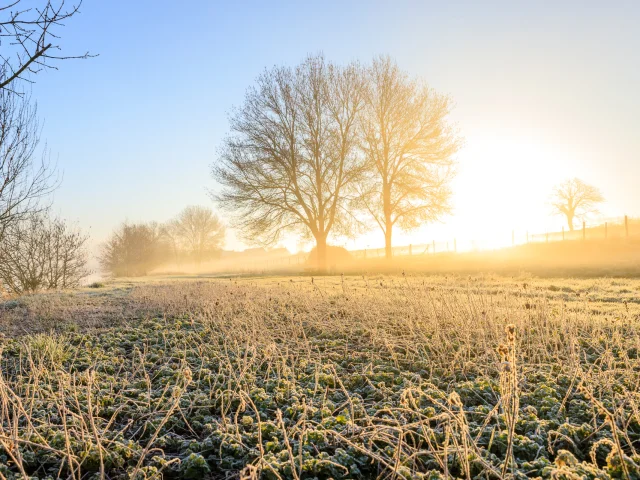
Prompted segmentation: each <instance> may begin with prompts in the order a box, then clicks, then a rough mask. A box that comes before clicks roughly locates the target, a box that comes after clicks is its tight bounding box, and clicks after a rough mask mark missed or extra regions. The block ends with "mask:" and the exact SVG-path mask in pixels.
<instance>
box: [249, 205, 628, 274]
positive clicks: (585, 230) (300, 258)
mask: <svg viewBox="0 0 640 480" xmlns="http://www.w3.org/2000/svg"><path fill="white" fill-rule="evenodd" d="M625 238H629V239H631V238H640V218H630V217H628V216H624V217H614V218H607V219H602V220H600V221H599V222H591V223H589V222H582V223H581V224H580V225H576V226H575V228H574V229H573V230H570V229H569V228H568V227H563V228H561V229H560V230H557V231H548V232H544V233H530V232H528V231H522V230H512V232H511V238H510V239H509V238H505V239H504V242H503V244H502V246H501V247H499V248H509V247H510V246H513V247H515V246H521V245H526V244H540V243H552V242H563V241H587V240H590V241H593V240H612V241H614V240H616V239H618V240H619V239H625ZM481 243H482V242H474V241H466V242H459V241H458V239H456V238H452V239H450V240H439V241H436V240H432V241H431V242H427V243H419V244H410V245H402V246H394V247H393V248H392V249H391V250H392V256H393V257H407V256H425V255H442V254H455V253H463V252H470V251H471V252H473V251H477V252H480V251H489V250H496V249H497V248H498V247H491V248H482V247H480V245H481ZM344 251H345V252H348V255H349V256H350V257H351V258H353V259H358V260H364V259H376V258H383V257H385V249H384V247H380V248H364V249H359V250H346V249H344ZM256 260H257V259H256ZM308 263H309V253H308V252H298V253H294V254H291V255H286V256H274V257H271V258H268V259H260V260H257V261H255V263H254V264H253V265H252V266H253V267H254V268H255V267H258V268H263V269H265V270H269V269H278V268H280V269H285V268H287V267H292V268H295V267H305V266H308V265H307V264H308Z"/></svg>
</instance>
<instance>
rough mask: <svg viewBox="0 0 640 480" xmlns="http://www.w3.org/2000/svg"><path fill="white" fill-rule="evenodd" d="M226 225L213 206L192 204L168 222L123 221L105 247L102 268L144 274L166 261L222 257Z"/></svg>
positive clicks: (194, 261)
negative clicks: (215, 212) (214, 211)
mask: <svg viewBox="0 0 640 480" xmlns="http://www.w3.org/2000/svg"><path fill="white" fill-rule="evenodd" d="M224 236H225V227H224V224H223V223H222V222H221V221H220V219H219V218H218V217H217V216H216V215H215V214H214V213H213V211H212V210H211V209H210V208H206V207H201V206H190V207H187V208H185V209H184V210H183V211H182V212H181V213H180V214H179V215H178V216H177V217H176V218H174V219H173V220H170V221H169V222H167V223H165V224H158V223H156V222H148V223H134V224H131V223H123V224H122V225H121V226H120V227H118V228H117V229H116V230H115V231H114V232H113V233H112V234H111V236H110V237H109V239H108V240H107V241H106V242H105V243H104V245H103V246H102V249H101V252H100V256H99V261H100V265H101V267H102V269H103V270H104V271H105V272H107V273H109V274H111V275H113V276H117V277H128V276H143V275H147V274H148V273H149V272H150V271H151V270H153V269H155V268H157V267H158V266H160V265H161V264H163V263H168V262H173V263H175V264H176V265H177V266H178V267H179V268H180V266H181V265H183V264H185V263H191V264H192V265H194V266H195V267H196V268H199V267H200V266H201V264H202V262H205V261H209V260H213V259H215V258H218V257H219V256H220V252H221V250H222V246H223V243H224Z"/></svg>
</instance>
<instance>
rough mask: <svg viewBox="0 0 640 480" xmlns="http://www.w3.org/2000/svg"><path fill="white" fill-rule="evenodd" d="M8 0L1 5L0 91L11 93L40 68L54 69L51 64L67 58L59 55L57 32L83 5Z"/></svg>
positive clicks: (43, 0) (67, 57)
mask: <svg viewBox="0 0 640 480" xmlns="http://www.w3.org/2000/svg"><path fill="white" fill-rule="evenodd" d="M35 3H36V4H35V5H34V2H33V1H24V0H9V1H5V2H0V45H2V50H3V54H2V56H1V57H0V90H2V91H9V92H13V91H14V84H15V82H16V81H18V80H23V79H25V78H26V77H27V75H28V74H34V75H35V74H37V73H38V72H39V71H40V70H42V69H43V68H54V69H55V68H57V67H56V66H55V64H54V63H53V62H55V61H59V60H66V59H69V58H88V57H90V56H91V55H89V54H88V53H85V54H84V55H80V56H69V55H61V54H60V53H59V51H60V46H59V45H58V44H57V42H58V41H59V40H60V29H61V28H62V27H64V25H65V23H66V21H67V20H69V19H70V18H71V17H73V16H76V15H77V14H78V13H79V8H80V5H81V4H82V1H79V2H78V3H77V4H76V5H68V4H67V3H66V2H65V0H57V1H55V0H53V1H52V0H39V1H37V2H35Z"/></svg>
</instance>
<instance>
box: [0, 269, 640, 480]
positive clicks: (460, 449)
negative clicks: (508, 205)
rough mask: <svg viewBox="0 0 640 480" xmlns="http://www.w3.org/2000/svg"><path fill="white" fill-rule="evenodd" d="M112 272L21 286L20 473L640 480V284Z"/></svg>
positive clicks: (8, 452)
mask: <svg viewBox="0 0 640 480" xmlns="http://www.w3.org/2000/svg"><path fill="white" fill-rule="evenodd" d="M95 287H96V288H86V289H83V290H80V291H77V292H61V293H50V294H39V295H32V296H26V297H22V298H17V299H13V300H8V301H5V302H4V303H0V325H1V327H2V332H4V334H3V336H2V338H1V339H0V348H1V355H2V356H1V366H2V378H1V379H0V420H1V421H0V428H1V431H0V478H27V477H28V478H56V477H63V478H72V479H86V478H109V479H118V478H139V479H142V478H148V479H150V478H163V477H166V478H293V479H302V478H330V477H332V478H346V477H348V478H407V479H409V478H430V479H437V478H464V479H471V478H478V479H480V478H481V479H490V478H558V479H578V478H600V479H606V478H625V479H637V478H640V454H638V452H637V449H638V448H639V447H640V443H639V442H640V391H639V388H638V386H639V382H640V359H639V352H640V341H639V337H638V327H639V326H640V280H631V279H607V278H591V279H588V278H587V279H580V280H576V279H574V280H572V279H559V278H553V279H550V278H547V279H545V278H533V277H528V276H518V277H495V276H489V275H474V276H466V275H465V276H462V275H459V276H452V275H449V276H431V277H426V276H413V275H407V276H404V275H397V276H375V277H363V276H357V277H356V276H347V277H341V276H335V277H319V278H312V277H301V276H297V277H267V278H255V277H254V278H249V277H243V278H213V279H211V278H168V277H165V278H152V279H149V280H146V281H144V282H143V281H135V280H131V281H119V282H113V283H107V284H106V285H100V284H98V285H95Z"/></svg>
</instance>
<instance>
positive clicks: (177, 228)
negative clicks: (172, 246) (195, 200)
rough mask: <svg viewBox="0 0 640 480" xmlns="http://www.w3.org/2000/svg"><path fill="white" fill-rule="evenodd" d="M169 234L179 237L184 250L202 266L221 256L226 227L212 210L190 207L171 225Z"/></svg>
mask: <svg viewBox="0 0 640 480" xmlns="http://www.w3.org/2000/svg"><path fill="white" fill-rule="evenodd" d="M168 232H169V233H171V232H173V233H174V237H175V236H177V238H178V240H179V242H180V244H181V245H182V248H183V249H184V250H186V251H187V252H188V253H189V254H190V255H191V256H192V257H193V259H194V260H195V262H196V263H197V264H198V265H200V264H201V263H202V261H203V260H207V259H211V258H213V257H215V256H217V255H219V253H220V250H221V249H222V245H223V243H224V236H225V227H224V225H223V223H222V222H221V221H220V219H219V218H218V216H217V215H215V214H214V213H213V210H211V209H210V208H206V207H200V206H190V207H187V208H185V209H184V210H183V211H182V212H181V213H180V215H178V217H177V218H176V219H175V220H174V221H173V222H171V223H170V225H169V229H168Z"/></svg>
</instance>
